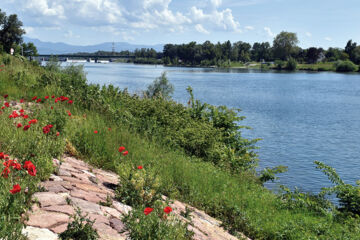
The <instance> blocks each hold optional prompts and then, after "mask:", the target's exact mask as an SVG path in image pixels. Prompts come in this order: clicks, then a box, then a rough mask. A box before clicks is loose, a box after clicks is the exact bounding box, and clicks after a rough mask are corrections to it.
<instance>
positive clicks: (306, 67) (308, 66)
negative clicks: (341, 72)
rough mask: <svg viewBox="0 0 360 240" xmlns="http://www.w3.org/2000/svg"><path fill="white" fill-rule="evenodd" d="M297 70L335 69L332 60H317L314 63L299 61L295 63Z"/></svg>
mask: <svg viewBox="0 0 360 240" xmlns="http://www.w3.org/2000/svg"><path fill="white" fill-rule="evenodd" d="M297 69H298V70H305V71H335V70H336V68H335V66H334V63H333V62H319V63H314V64H307V63H299V64H298V65H297Z"/></svg>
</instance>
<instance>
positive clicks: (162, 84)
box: [145, 72, 174, 100]
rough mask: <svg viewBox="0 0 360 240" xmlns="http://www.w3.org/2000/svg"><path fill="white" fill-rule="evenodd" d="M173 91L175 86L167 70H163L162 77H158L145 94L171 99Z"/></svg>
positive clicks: (150, 96) (151, 96)
mask: <svg viewBox="0 0 360 240" xmlns="http://www.w3.org/2000/svg"><path fill="white" fill-rule="evenodd" d="M173 92H174V86H173V85H172V84H171V83H170V82H169V80H168V78H167V77H166V72H163V73H162V74H161V76H160V77H158V78H156V79H155V80H154V82H153V83H152V84H150V85H149V86H148V89H147V90H146V91H145V96H147V97H149V98H155V97H161V98H164V99H166V100H169V99H171V94H172V93H173Z"/></svg>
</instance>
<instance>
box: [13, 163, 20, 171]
mask: <svg viewBox="0 0 360 240" xmlns="http://www.w3.org/2000/svg"><path fill="white" fill-rule="evenodd" d="M11 166H12V167H13V168H14V169H16V170H21V164H20V163H17V162H15V163H13V164H12V165H11Z"/></svg>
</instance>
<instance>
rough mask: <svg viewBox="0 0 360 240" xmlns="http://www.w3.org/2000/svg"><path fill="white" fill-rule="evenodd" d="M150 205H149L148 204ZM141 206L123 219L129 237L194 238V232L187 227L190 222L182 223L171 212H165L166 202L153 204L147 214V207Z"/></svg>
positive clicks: (138, 239) (140, 239)
mask: <svg viewBox="0 0 360 240" xmlns="http://www.w3.org/2000/svg"><path fill="white" fill-rule="evenodd" d="M146 206H148V205H146ZM146 206H145V205H144V206H139V207H138V208H134V209H133V210H132V211H131V212H129V213H128V214H127V215H125V216H124V217H123V219H122V221H123V222H124V224H125V226H126V230H127V231H129V237H130V238H131V239H134V240H163V239H177V240H189V239H192V236H193V233H192V232H190V231H189V230H188V229H187V226H188V225H189V224H188V223H182V222H181V221H180V220H179V219H177V218H176V217H175V216H174V215H172V214H171V213H170V214H169V215H167V214H166V213H164V211H163V208H164V204H162V203H161V202H157V203H156V204H155V205H153V206H152V207H153V209H154V210H153V211H152V212H151V213H150V214H148V215H145V214H144V209H145V207H146Z"/></svg>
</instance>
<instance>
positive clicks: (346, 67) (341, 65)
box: [335, 60, 357, 72]
mask: <svg viewBox="0 0 360 240" xmlns="http://www.w3.org/2000/svg"><path fill="white" fill-rule="evenodd" d="M335 68H336V71H337V72H353V71H355V70H356V68H357V66H356V65H355V64H354V63H353V62H351V61H350V60H346V61H340V60H339V61H337V62H336V63H335Z"/></svg>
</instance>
